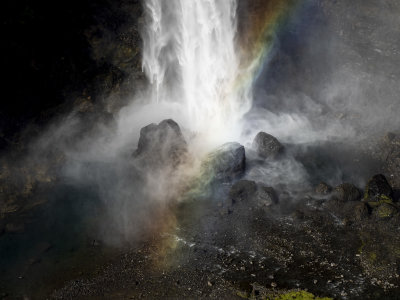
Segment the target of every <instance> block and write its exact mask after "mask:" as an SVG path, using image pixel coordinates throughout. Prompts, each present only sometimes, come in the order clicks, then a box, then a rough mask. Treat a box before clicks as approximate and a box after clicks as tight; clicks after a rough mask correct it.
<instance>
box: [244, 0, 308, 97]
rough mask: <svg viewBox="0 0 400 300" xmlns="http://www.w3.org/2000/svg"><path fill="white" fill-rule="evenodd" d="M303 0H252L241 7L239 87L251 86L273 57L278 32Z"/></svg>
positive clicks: (295, 12)
mask: <svg viewBox="0 0 400 300" xmlns="http://www.w3.org/2000/svg"><path fill="white" fill-rule="evenodd" d="M304 2H305V1H302V0H253V1H248V2H246V4H245V6H246V7H244V8H243V10H244V11H243V12H242V13H241V12H240V11H239V16H238V19H239V24H238V45H239V51H240V58H241V68H240V69H241V73H240V75H239V77H238V79H237V82H236V84H237V86H236V88H239V89H240V88H243V87H248V88H251V85H252V83H253V82H254V81H255V80H256V79H257V77H258V76H259V74H260V72H261V70H262V69H263V66H264V65H265V64H266V63H268V61H269V60H270V59H271V55H272V50H273V48H274V45H275V42H276V36H277V35H278V34H279V32H281V31H283V30H284V29H285V25H286V24H288V21H289V19H290V18H292V17H294V16H295V15H296V14H297V13H298V12H299V8H300V7H301V4H304Z"/></svg>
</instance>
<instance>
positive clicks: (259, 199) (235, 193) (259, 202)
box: [229, 180, 278, 207]
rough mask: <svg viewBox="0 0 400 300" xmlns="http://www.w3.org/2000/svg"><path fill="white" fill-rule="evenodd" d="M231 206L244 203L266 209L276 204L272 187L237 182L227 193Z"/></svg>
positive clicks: (241, 181) (252, 182) (249, 181)
mask: <svg viewBox="0 0 400 300" xmlns="http://www.w3.org/2000/svg"><path fill="white" fill-rule="evenodd" d="M229 197H230V199H231V201H232V204H237V203H246V204H247V205H249V206H253V205H255V206H258V207H267V206H270V205H272V204H274V203H277V202H278V197H277V195H276V193H275V190H274V189H273V188H272V187H267V186H265V185H263V184H262V183H256V182H254V181H251V180H239V181H238V182H236V183H235V184H234V185H233V186H232V188H231V189H230V191H229Z"/></svg>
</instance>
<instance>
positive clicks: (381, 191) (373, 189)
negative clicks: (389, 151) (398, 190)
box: [364, 174, 393, 206]
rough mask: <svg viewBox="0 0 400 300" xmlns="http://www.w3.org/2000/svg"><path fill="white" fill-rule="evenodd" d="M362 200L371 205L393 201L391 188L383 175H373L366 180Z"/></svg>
mask: <svg viewBox="0 0 400 300" xmlns="http://www.w3.org/2000/svg"><path fill="white" fill-rule="evenodd" d="M364 201H367V202H368V204H370V205H371V206H376V205H379V204H381V203H391V202H393V190H392V187H391V186H390V184H389V183H388V181H387V180H386V177H385V176H384V175H382V174H378V175H375V176H373V177H372V178H371V179H370V180H369V181H368V183H367V185H366V187H365V191H364Z"/></svg>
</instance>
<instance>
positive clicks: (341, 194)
mask: <svg viewBox="0 0 400 300" xmlns="http://www.w3.org/2000/svg"><path fill="white" fill-rule="evenodd" d="M333 192H334V198H336V199H337V200H338V201H339V202H347V201H358V200H360V198H361V193H360V191H359V190H358V188H357V187H356V186H354V185H353V184H351V183H342V184H340V185H338V186H337V187H335V189H334V191H333Z"/></svg>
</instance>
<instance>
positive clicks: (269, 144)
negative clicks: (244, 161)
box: [252, 132, 283, 159]
mask: <svg viewBox="0 0 400 300" xmlns="http://www.w3.org/2000/svg"><path fill="white" fill-rule="evenodd" d="M252 147H253V149H254V150H255V151H256V152H257V154H258V155H259V156H260V157H262V158H271V159H274V158H277V157H278V156H279V155H280V154H281V153H282V152H283V146H282V144H281V143H280V142H279V141H278V140H277V139H276V138H275V137H273V136H272V135H270V134H268V133H265V132H259V133H258V134H257V135H256V137H255V138H254V141H253V144H252Z"/></svg>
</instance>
